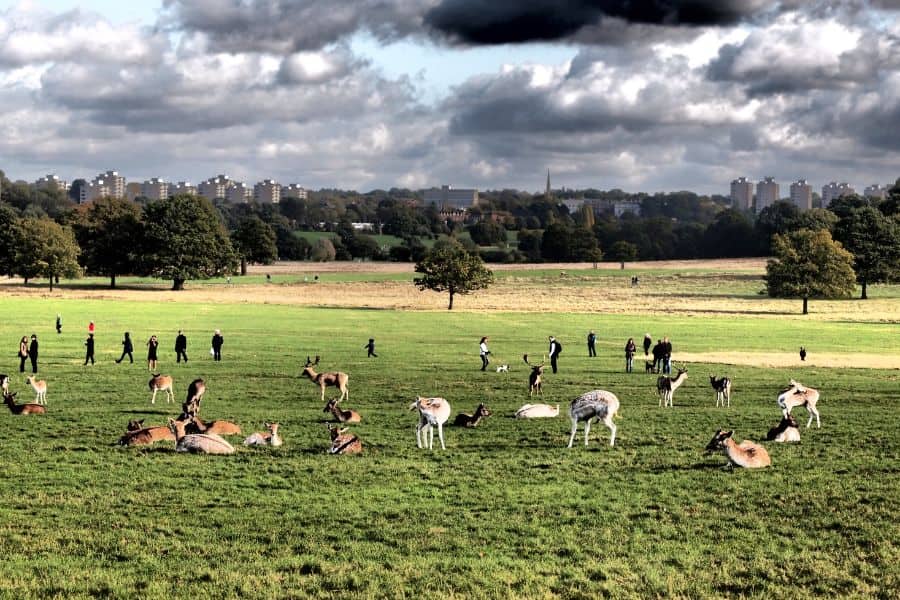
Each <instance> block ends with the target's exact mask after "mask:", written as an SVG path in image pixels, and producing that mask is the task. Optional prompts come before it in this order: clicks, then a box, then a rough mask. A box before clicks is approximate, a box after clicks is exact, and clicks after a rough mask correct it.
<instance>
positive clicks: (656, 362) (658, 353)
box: [652, 340, 664, 373]
mask: <svg viewBox="0 0 900 600" xmlns="http://www.w3.org/2000/svg"><path fill="white" fill-rule="evenodd" d="M663 352H664V351H663V343H662V340H656V344H655V345H654V346H653V350H652V353H653V372H654V373H659V370H660V368H661V367H662V365H661V364H660V363H662V359H663Z"/></svg>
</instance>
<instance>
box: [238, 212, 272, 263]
mask: <svg viewBox="0 0 900 600" xmlns="http://www.w3.org/2000/svg"><path fill="white" fill-rule="evenodd" d="M276 241H277V237H276V235H275V231H274V230H273V229H272V227H271V226H270V225H269V224H268V223H266V222H265V221H263V220H262V219H260V218H259V217H257V216H256V215H252V216H249V217H245V218H244V219H241V221H240V222H239V223H238V226H237V228H236V229H235V230H234V231H232V232H231V243H232V244H233V245H234V249H235V251H236V252H237V253H238V256H240V258H241V275H246V274H247V263H248V262H250V263H255V264H260V265H270V264H272V263H273V262H275V260H276V259H277V258H278V246H277V245H276Z"/></svg>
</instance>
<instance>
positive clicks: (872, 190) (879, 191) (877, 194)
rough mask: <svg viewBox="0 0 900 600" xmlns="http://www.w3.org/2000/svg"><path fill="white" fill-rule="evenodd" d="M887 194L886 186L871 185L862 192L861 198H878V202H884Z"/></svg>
mask: <svg viewBox="0 0 900 600" xmlns="http://www.w3.org/2000/svg"><path fill="white" fill-rule="evenodd" d="M887 194H888V188H887V186H886V185H878V184H877V183H873V184H872V185H870V186H868V187H867V188H866V189H865V190H864V191H863V196H865V197H866V198H878V199H879V200H884V199H885V198H887Z"/></svg>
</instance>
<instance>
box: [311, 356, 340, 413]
mask: <svg viewBox="0 0 900 600" xmlns="http://www.w3.org/2000/svg"><path fill="white" fill-rule="evenodd" d="M318 365H319V357H318V356H316V362H312V361H311V360H309V357H308V356H307V357H306V365H305V366H304V367H303V372H302V373H301V375H302V376H304V377H309V380H310V381H312V382H313V383H315V384H317V385H318V386H319V387H320V388H321V389H322V402H325V388H326V387H329V386H332V387H336V388H338V389H339V390H341V397H340V398H339V399H338V402H340V401H341V400H343V399H344V398H349V397H350V392H349V391H348V390H347V381H348V380H349V379H350V376H349V375H347V374H346V373H341V372H340V371H333V372H330V373H316V371H315V369H314V368H313V367H317V366H318Z"/></svg>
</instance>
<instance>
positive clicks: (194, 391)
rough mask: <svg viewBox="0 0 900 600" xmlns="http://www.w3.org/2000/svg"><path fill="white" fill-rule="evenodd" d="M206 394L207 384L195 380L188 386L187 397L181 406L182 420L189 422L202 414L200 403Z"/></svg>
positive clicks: (200, 380)
mask: <svg viewBox="0 0 900 600" xmlns="http://www.w3.org/2000/svg"><path fill="white" fill-rule="evenodd" d="M205 393H206V382H205V381H203V380H202V379H195V380H193V381H192V382H191V384H190V385H189V386H188V391H187V397H186V398H185V401H184V404H182V405H181V420H182V421H184V420H188V419H190V418H192V417H196V416H197V415H199V414H200V401H201V400H203V394H205Z"/></svg>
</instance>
